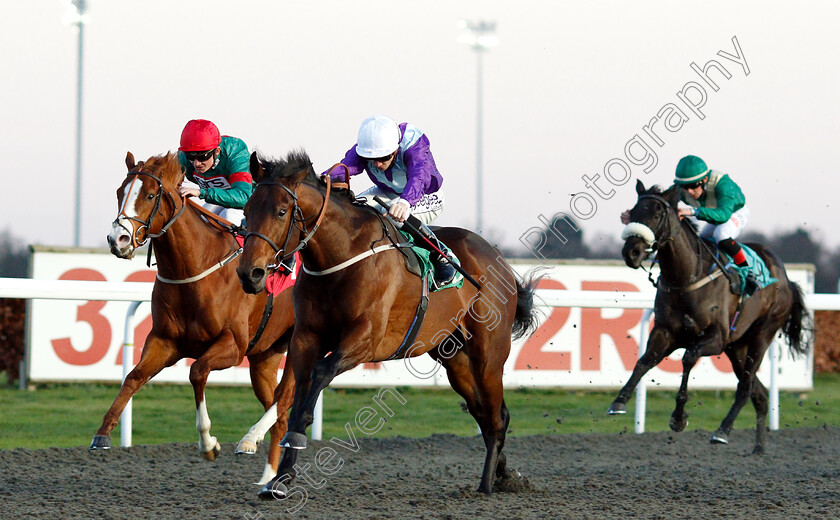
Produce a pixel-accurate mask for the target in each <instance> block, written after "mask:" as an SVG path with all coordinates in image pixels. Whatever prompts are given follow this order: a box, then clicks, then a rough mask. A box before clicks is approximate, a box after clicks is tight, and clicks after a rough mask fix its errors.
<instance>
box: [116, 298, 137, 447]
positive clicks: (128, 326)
mask: <svg viewBox="0 0 840 520" xmlns="http://www.w3.org/2000/svg"><path fill="white" fill-rule="evenodd" d="M140 303H141V302H131V303H130V304H129V305H128V310H127V311H126V312H125V335H124V336H123V362H122V369H123V374H122V381H123V383H125V378H126V377H127V376H128V373H129V372H131V369H132V368H133V367H134V313H136V312H137V307H139V306H140ZM131 401H132V400H131V399H129V400H128V402H127V403H126V404H125V409H124V410H123V413H122V415H120V446H122V447H123V448H130V447H131Z"/></svg>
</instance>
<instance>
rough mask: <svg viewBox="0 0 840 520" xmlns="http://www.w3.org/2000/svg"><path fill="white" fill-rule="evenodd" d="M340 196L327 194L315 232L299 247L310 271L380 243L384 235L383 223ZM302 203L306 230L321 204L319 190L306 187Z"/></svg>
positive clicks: (311, 224) (342, 260)
mask: <svg viewBox="0 0 840 520" xmlns="http://www.w3.org/2000/svg"><path fill="white" fill-rule="evenodd" d="M299 193H300V192H299ZM340 196H342V195H336V194H335V193H333V194H332V195H331V196H330V200H329V203H328V204H327V207H326V214H325V215H324V218H323V219H322V220H321V225H320V227H319V228H318V231H317V232H315V233H314V234H313V235H312V239H311V240H310V241H309V243H308V244H307V245H306V247H305V248H304V249H303V250H301V253H300V254H301V256H302V258H303V263H304V265H306V266H307V268H308V269H310V270H313V271H316V270H322V269H328V268H330V267H333V266H335V265H338V264H340V263H342V262H344V261H346V260H349V259H350V258H352V257H354V256H356V255H358V254H360V253H364V252H365V251H367V250H369V249H370V246H371V245H372V244H373V243H374V242H381V240H382V238H383V237H384V236H385V233H384V232H383V230H382V224H381V223H380V222H378V220H377V219H376V218H375V217H374V216H373V215H366V214H365V213H364V211H363V210H362V209H360V208H355V207H353V206H352V204H350V203H349V202H347V201H341V200H336V199H337V197H340ZM301 202H302V203H303V205H302V206H301V210H302V211H303V213H304V216H306V217H308V220H307V226H306V229H307V232H308V231H311V230H312V227H313V226H314V225H315V221H316V219H317V218H318V214H319V213H320V211H321V208H322V207H323V204H324V196H323V194H322V193H321V192H320V190H316V189H315V188H312V187H309V188H308V189H307V191H306V194H305V195H304V197H303V198H302V199H301ZM304 205H305V206H306V207H305V208H304ZM305 235H306V234H304V236H305ZM301 238H303V237H301ZM278 245H280V244H278Z"/></svg>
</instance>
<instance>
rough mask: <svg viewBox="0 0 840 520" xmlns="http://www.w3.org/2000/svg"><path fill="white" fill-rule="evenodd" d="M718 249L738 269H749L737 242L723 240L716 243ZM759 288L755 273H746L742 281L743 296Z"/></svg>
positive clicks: (729, 239)
mask: <svg viewBox="0 0 840 520" xmlns="http://www.w3.org/2000/svg"><path fill="white" fill-rule="evenodd" d="M718 247H720V248H721V249H722V250H723V251H724V252H725V253H726V254H728V255H729V256H730V257H732V261H733V262H735V265H737V266H738V267H749V263H747V258H746V256H745V255H744V250H743V249H742V248H741V245H740V244H739V243H738V242H735V241H734V240H733V239H731V238H724V239H723V240H721V241H720V242H718ZM758 288H759V286H758V280H756V278H755V273H753V272H752V271H747V276H746V277H745V279H744V294H746V295H747V296H749V295H751V294H752V293H754V292H755V291H757V290H758Z"/></svg>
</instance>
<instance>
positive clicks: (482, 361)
mask: <svg viewBox="0 0 840 520" xmlns="http://www.w3.org/2000/svg"><path fill="white" fill-rule="evenodd" d="M251 174H252V175H253V176H254V179H255V181H257V182H258V184H257V187H256V189H255V190H254V194H253V195H252V197H251V199H250V201H249V202H248V204H247V205H246V206H245V215H246V219H247V221H248V228H249V233H248V237H247V239H246V242H245V251H244V253H243V255H242V260H241V261H240V264H239V267H238V268H237V272H238V273H239V277H240V278H241V280H242V286H243V288H244V289H245V290H246V291H247V292H249V293H258V292H260V291H261V290H262V288H263V285H264V283H265V279H266V275H267V274H268V273H269V271H270V265H271V264H275V263H277V262H278V261H282V260H283V259H284V258H287V257H288V256H289V255H291V254H292V253H293V252H294V251H295V250H298V249H299V250H300V257H301V259H302V261H303V268H302V269H301V275H300V277H299V278H298V280H297V283H296V285H295V289H294V306H295V316H296V317H297V320H296V323H295V329H294V334H293V335H292V340H291V343H290V346H289V359H290V360H291V362H292V366H293V369H294V372H295V380H296V387H295V398H294V403H293V405H292V411H291V414H290V419H289V431H288V432H287V434H286V436H285V437H284V439H283V445H284V446H286V447H287V448H293V449H286V450H285V451H284V453H283V459H282V460H281V462H280V469H279V471H278V473H277V476H276V477H275V478H274V479H273V480H272V481H271V482H269V483H268V484H266V485H265V486H264V487H263V489H262V491H261V492H260V496H261V497H262V498H266V499H270V498H282V497H285V496H286V493H287V490H288V488H287V487H286V486H287V485H288V484H289V482H291V480H292V479H293V478H294V477H295V474H296V471H295V461H296V458H297V450H298V449H302V448H305V447H306V441H307V438H306V434H305V431H306V428H307V427H308V426H309V425H310V424H311V423H312V420H313V408H314V406H315V403H316V400H317V398H318V395H319V394H320V392H321V391H322V390H323V389H324V388H326V387H327V386H328V385H329V384H330V382H331V381H332V380H333V378H335V377H336V376H337V375H339V374H341V373H343V372H345V371H347V370H350V369H352V368H354V367H356V366H357V365H359V364H361V363H365V362H376V361H385V360H388V359H393V358H395V357H397V358H409V357H413V356H419V355H421V354H424V353H429V354H430V355H431V356H432V358H434V359H435V360H437V361H438V362H440V363H441V364H442V365H443V366H444V367H445V368H446V373H447V375H448V377H449V382H450V384H451V385H452V388H453V389H455V391H456V392H458V393H459V394H460V395H461V396H462V397H463V398H464V400H465V401H466V403H467V408H468V410H469V412H470V413H471V414H472V416H473V417H474V418H475V420H476V422H477V423H478V425H479V427H480V428H481V434H482V436H483V439H484V444H485V447H486V457H485V460H484V470H483V473H482V476H481V484H480V486H479V490H480V491H482V492H484V493H487V494H490V493H492V490H493V484H494V479H495V478H498V479H501V480H504V479H510V478H515V476H516V475H517V474H516V473H515V472H513V471H512V470H508V469H507V467H506V459H505V454H504V453H503V452H502V447H503V446H504V442H505V434H506V432H507V428H508V424H509V422H510V414H509V413H508V409H507V407H506V406H505V402H504V395H503V388H502V371H503V368H504V364H505V360H506V359H507V357H508V354H509V352H510V345H511V335H513V336H514V337H520V336H523V335H525V334H527V333H528V332H529V331H531V330H532V329H533V327H534V326H535V323H536V315H535V313H534V308H533V294H534V288H535V285H536V280H535V277H534V276H531V275H529V276H527V277H526V278H527V279H526V280H525V281H520V280H517V279H516V278H515V276H514V274H513V271H512V269H511V267H510V266H509V265H508V264H507V262H506V261H505V260H504V259H503V258H502V256H501V254H500V253H499V251H498V250H496V249H495V248H494V247H492V246H491V245H490V244H488V243H487V242H486V241H485V240H484V239H483V238H481V237H480V236H478V235H477V234H475V233H472V232H470V231H467V230H464V229H458V228H440V229H438V230H437V231H436V233H437V236H438V237H439V238H440V239H441V240H442V241H443V242H445V243H446V244H447V245H448V246H450V247H451V248H452V249H453V250H454V252H455V254H456V255H457V257H458V258H459V259H460V261H461V265H462V266H463V268H464V269H465V270H466V271H467V272H468V273H470V274H471V275H472V276H473V277H474V278H475V279H477V280H479V281H480V282H481V283H482V284H483V285H482V288H481V289H477V288H476V287H475V286H473V285H472V284H469V283H466V282H465V283H464V284H463V286H462V287H461V288H449V289H444V290H442V291H437V292H433V293H431V294H430V295H429V300H428V310H427V313H426V315H425V320H424V321H423V322H422V325H421V326H420V328H419V332H418V333H417V335H416V337H415V338H414V340H413V341H411V340H406V339H405V338H406V337H407V331H409V329H410V328H411V325H412V323H413V320H414V318H415V311H416V310H417V308H418V303H419V302H421V300H422V299H421V295H423V293H424V290H423V283H422V281H421V278H420V277H418V276H416V275H413V274H411V273H409V272H408V271H407V270H406V266H405V261H404V257H403V254H402V253H401V252H400V251H399V250H395V247H394V246H395V245H396V243H398V242H403V240H402V238H401V237H400V236H399V235H398V234H397V233H396V231H395V228H394V226H393V225H392V224H391V223H390V222H389V221H388V220H386V219H384V218H383V217H381V216H379V214H378V213H376V212H375V211H374V210H373V209H372V208H369V207H367V206H362V205H358V204H354V203H353V201H352V199H351V197H352V192H350V191H349V190H345V191H344V192H343V193H339V192H336V191H332V192H331V190H330V183H329V182H328V181H329V178H328V177H325V178H323V179H320V180H319V179H318V178H316V176H315V173H314V171H313V169H312V165H311V163H310V160H309V157H308V156H307V155H306V154H305V153H304V152H301V151H295V152H291V153H290V154H288V156H287V157H286V159H284V160H279V161H270V160H264V159H261V158H259V157H257V155H256V154H253V155H252V156H251ZM348 194H349V195H350V196H348ZM380 248H382V249H384V250H383V251H381V252H379V253H377V254H371V253H372V251H374V250H377V251H378V250H379V249H380ZM406 341H407V343H406ZM401 343H402V344H403V346H407V345H408V344H410V348H408V349H406V350H403V349H401V348H400V349H398V347H400V346H401ZM407 361H408V360H406V362H407Z"/></svg>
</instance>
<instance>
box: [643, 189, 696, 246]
mask: <svg viewBox="0 0 840 520" xmlns="http://www.w3.org/2000/svg"><path fill="white" fill-rule="evenodd" d="M670 189H671V188H668V190H670ZM675 189H676V190H677V191H678V193H679V195H680V198H682V194H683V191H685V190H683V188H681V187H679V186H676V188H675ZM668 190H663V189H662V188H661V187H660V186H659V185H658V184H656V185H653V186H651V187H650V189H649V190H648V191H647V193H648V194H650V195H660V196H661V195H662V194H664V193H665V192H666V191H668ZM674 210H676V207H675V208H674ZM681 220H682V223H683V225H686V226H691V228H693V229H694V233H695V234H697V233H699V232H700V226H699V225H698V223H697V222H695V221H694V220H691V219H688V218H684V219H681Z"/></svg>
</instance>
